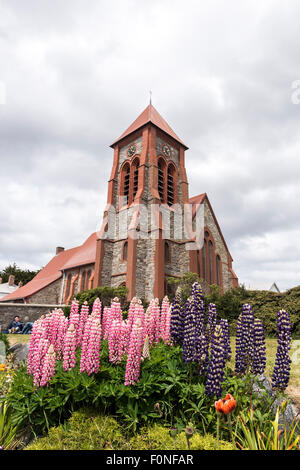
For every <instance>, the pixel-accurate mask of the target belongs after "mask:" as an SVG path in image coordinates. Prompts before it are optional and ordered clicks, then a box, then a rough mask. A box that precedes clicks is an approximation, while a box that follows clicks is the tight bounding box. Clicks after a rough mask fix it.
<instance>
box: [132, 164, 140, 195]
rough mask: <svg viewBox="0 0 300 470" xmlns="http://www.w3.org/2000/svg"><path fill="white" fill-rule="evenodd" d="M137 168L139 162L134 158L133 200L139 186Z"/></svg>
mask: <svg viewBox="0 0 300 470" xmlns="http://www.w3.org/2000/svg"><path fill="white" fill-rule="evenodd" d="M139 166H140V161H139V159H138V158H136V159H135V160H134V162H133V199H134V198H135V196H136V193H137V190H138V186H139Z"/></svg>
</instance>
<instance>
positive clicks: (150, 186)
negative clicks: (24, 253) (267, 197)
mask: <svg viewBox="0 0 300 470" xmlns="http://www.w3.org/2000/svg"><path fill="white" fill-rule="evenodd" d="M111 148H112V149H113V162H112V170H111V174H110V178H109V181H108V190H107V206H106V208H105V210H104V214H103V222H102V226H101V229H100V230H99V231H98V232H97V233H93V234H91V235H90V236H89V238H88V239H87V240H86V241H85V242H84V243H83V244H82V245H80V246H78V247H75V248H71V249H64V248H62V247H57V248H56V251H55V256H54V257H53V258H52V259H51V260H50V262H49V263H48V264H47V265H46V266H45V267H44V268H43V269H42V270H41V271H40V272H39V273H38V274H37V275H36V276H35V278H34V279H33V280H32V281H30V282H29V283H27V284H26V285H24V286H22V287H20V288H18V289H17V290H15V291H14V292H12V293H10V294H8V295H6V296H5V297H3V298H2V299H1V300H0V301H2V302H17V303H19V302H22V303H26V304H28V303H32V304H53V305H63V304H67V305H68V304H70V302H71V300H72V299H73V297H74V295H76V294H77V293H78V292H81V291H83V290H87V289H92V288H94V287H97V286H111V287H117V286H120V285H125V286H126V287H127V288H128V299H131V298H132V297H134V296H137V297H139V298H141V299H146V300H150V299H152V298H159V299H162V298H163V297H164V296H165V295H166V294H167V293H168V282H167V281H168V278H169V277H175V278H181V277H182V276H183V274H184V273H186V272H189V271H190V272H194V273H197V274H198V275H199V276H200V278H201V279H203V287H204V289H205V290H207V289H209V285H211V284H217V285H219V286H220V289H221V291H222V292H224V291H226V290H228V289H231V288H235V287H237V286H238V278H237V276H236V274H235V273H234V271H233V268H232V261H233V260H232V257H231V254H230V252H229V249H228V247H227V244H226V241H225V239H224V237H223V234H222V231H221V229H220V226H219V224H218V221H217V219H216V216H215V214H214V211H213V209H212V207H211V204H210V202H209V199H208V196H207V194H206V193H205V192H204V193H201V194H199V195H197V196H193V197H190V196H189V184H188V178H187V174H186V169H185V152H186V151H187V150H188V147H187V146H186V145H185V144H184V143H183V142H182V141H181V139H180V138H179V137H178V136H177V135H176V134H175V132H174V131H173V130H172V129H171V127H170V126H169V125H168V124H167V122H166V121H165V120H164V119H163V118H162V116H161V115H160V114H159V113H158V111H157V110H156V109H155V108H154V106H153V105H152V104H151V103H150V104H149V105H148V106H147V108H146V109H145V110H144V111H143V112H142V113H141V114H140V116H138V118H137V119H136V120H135V121H134V122H133V123H132V124H131V126H130V127H128V129H127V130H126V131H125V132H124V133H123V134H122V135H121V136H120V137H119V138H118V139H117V140H116V141H115V142H114V143H113V144H112V145H111Z"/></svg>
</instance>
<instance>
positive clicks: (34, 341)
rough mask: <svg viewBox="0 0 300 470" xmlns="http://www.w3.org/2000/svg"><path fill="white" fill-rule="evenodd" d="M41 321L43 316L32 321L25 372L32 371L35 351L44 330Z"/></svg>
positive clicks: (30, 372)
mask: <svg viewBox="0 0 300 470" xmlns="http://www.w3.org/2000/svg"><path fill="white" fill-rule="evenodd" d="M43 322H44V318H40V319H38V320H37V321H36V322H34V325H33V328H32V332H31V335H30V343H29V349H28V358H27V372H28V374H29V375H32V374H33V372H34V357H35V354H36V351H37V350H38V346H39V341H40V339H41V338H42V336H43V332H44V326H43Z"/></svg>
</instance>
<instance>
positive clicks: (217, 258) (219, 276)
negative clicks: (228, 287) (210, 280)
mask: <svg viewBox="0 0 300 470" xmlns="http://www.w3.org/2000/svg"><path fill="white" fill-rule="evenodd" d="M216 272H217V284H218V286H220V285H221V258H220V256H219V255H217V256H216Z"/></svg>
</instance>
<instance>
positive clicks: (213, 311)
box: [206, 303, 218, 342]
mask: <svg viewBox="0 0 300 470" xmlns="http://www.w3.org/2000/svg"><path fill="white" fill-rule="evenodd" d="M217 316H218V313H217V307H216V305H215V304H212V303H210V304H208V309H207V329H206V335H207V339H208V341H209V342H210V341H211V337H212V335H213V333H214V331H215V328H216V325H217Z"/></svg>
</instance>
